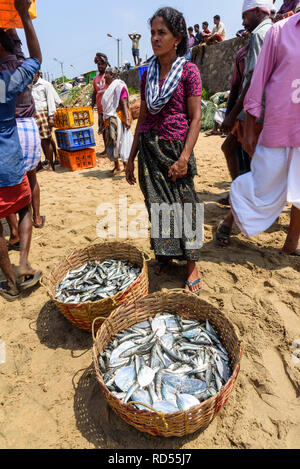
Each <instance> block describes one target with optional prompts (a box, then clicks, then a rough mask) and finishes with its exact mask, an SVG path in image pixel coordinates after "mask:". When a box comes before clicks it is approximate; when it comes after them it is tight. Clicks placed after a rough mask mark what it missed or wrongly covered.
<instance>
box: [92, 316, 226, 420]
mask: <svg viewBox="0 0 300 469" xmlns="http://www.w3.org/2000/svg"><path fill="white" fill-rule="evenodd" d="M229 362H230V357H229V354H228V352H227V351H226V349H225V348H224V347H223V345H222V343H221V342H220V340H219V338H218V335H217V333H216V331H215V330H214V328H213V327H212V326H211V324H210V323H209V321H208V320H206V321H205V322H203V323H200V322H199V321H196V320H188V319H184V318H182V317H180V316H179V315H177V314H176V315H173V314H169V313H163V314H157V315H156V316H155V318H149V319H148V320H147V321H143V322H140V323H138V324H135V325H134V326H132V327H131V328H129V329H127V330H124V331H122V332H121V333H119V334H116V335H115V336H114V337H113V339H112V341H111V342H110V343H109V344H108V345H107V346H106V347H105V349H104V350H103V352H102V353H101V354H100V355H99V365H100V370H101V373H102V377H103V381H104V383H105V385H106V387H107V388H108V389H109V390H110V391H111V392H112V394H113V395H114V396H115V397H116V398H118V399H120V400H122V401H123V402H125V403H126V402H130V401H138V402H139V403H138V404H133V405H135V407H137V408H138V409H140V410H149V409H148V408H146V406H143V405H142V404H140V403H144V404H147V405H149V406H151V407H152V408H153V409H155V410H157V411H160V412H164V413H169V412H178V411H185V410H188V409H190V408H191V407H194V406H196V405H199V404H200V403H201V402H203V401H205V400H206V399H209V398H210V397H212V396H214V395H215V394H216V393H217V392H219V391H220V389H221V388H222V386H224V384H225V383H226V382H227V381H228V380H229V378H230V376H231V374H232V371H231V369H230V364H229Z"/></svg>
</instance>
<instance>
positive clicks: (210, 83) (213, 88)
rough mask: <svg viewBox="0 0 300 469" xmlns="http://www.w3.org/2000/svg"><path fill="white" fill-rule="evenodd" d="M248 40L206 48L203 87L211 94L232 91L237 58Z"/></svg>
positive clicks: (230, 41)
mask: <svg viewBox="0 0 300 469" xmlns="http://www.w3.org/2000/svg"><path fill="white" fill-rule="evenodd" d="M246 43H247V39H242V38H234V39H229V40H228V41H224V42H220V43H219V44H215V45H212V46H208V47H206V53H205V56H204V60H203V65H200V66H199V68H200V73H201V78H202V83H203V86H204V87H205V88H206V89H207V90H208V91H209V92H210V93H213V94H214V93H217V92H218V91H227V90H230V85H231V80H232V74H233V69H234V63H235V57H236V54H237V52H238V50H239V49H241V48H242V47H243V46H244V45H245V44H246Z"/></svg>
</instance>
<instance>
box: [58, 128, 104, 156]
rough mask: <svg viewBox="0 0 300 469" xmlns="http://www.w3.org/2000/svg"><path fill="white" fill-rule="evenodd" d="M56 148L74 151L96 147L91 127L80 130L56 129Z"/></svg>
mask: <svg viewBox="0 0 300 469" xmlns="http://www.w3.org/2000/svg"><path fill="white" fill-rule="evenodd" d="M55 135H56V141H57V146H58V147H59V148H62V149H63V150H69V151H76V150H84V149H85V148H89V147H94V146H96V142H95V136H94V130H93V128H92V127H83V128H82V129H69V130H64V129H57V130H56V131H55Z"/></svg>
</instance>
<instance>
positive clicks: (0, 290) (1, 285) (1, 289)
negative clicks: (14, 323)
mask: <svg viewBox="0 0 300 469" xmlns="http://www.w3.org/2000/svg"><path fill="white" fill-rule="evenodd" d="M9 291H10V288H9V286H8V283H7V282H5V281H3V282H0V295H1V296H2V297H3V298H5V299H6V300H7V301H15V300H18V299H19V298H20V296H21V293H17V294H16V295H12V294H11V293H9Z"/></svg>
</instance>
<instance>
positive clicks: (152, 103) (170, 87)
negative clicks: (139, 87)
mask: <svg viewBox="0 0 300 469" xmlns="http://www.w3.org/2000/svg"><path fill="white" fill-rule="evenodd" d="M186 62H187V60H186V59H185V58H184V57H177V59H176V60H175V62H174V63H173V65H172V68H171V70H170V72H169V75H168V76H167V78H166V80H165V82H164V84H163V86H162V88H161V90H160V89H159V61H158V58H157V57H154V58H153V59H152V60H151V62H150V64H149V68H148V73H147V84H146V93H145V94H146V103H147V107H148V109H149V111H150V112H151V114H158V113H159V112H160V111H161V110H162V109H163V108H164V106H165V105H166V104H167V103H168V102H169V101H170V99H171V97H172V95H173V93H174V91H175V90H176V88H177V86H178V85H179V83H180V80H181V75H182V71H183V67H184V66H185V64H186Z"/></svg>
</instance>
